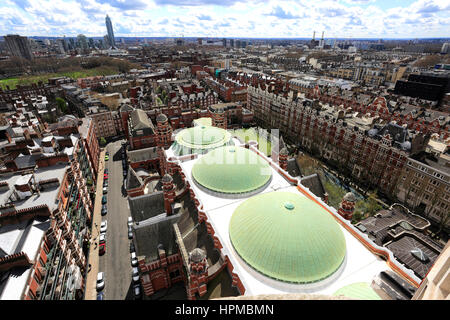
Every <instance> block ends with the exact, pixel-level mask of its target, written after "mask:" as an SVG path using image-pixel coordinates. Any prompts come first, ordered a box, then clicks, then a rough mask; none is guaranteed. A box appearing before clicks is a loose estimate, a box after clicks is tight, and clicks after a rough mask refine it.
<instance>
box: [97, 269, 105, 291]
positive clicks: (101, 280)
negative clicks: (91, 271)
mask: <svg viewBox="0 0 450 320" xmlns="http://www.w3.org/2000/svg"><path fill="white" fill-rule="evenodd" d="M96 288H97V291H102V290H103V289H104V288H105V273H104V272H99V273H98V274H97V286H96Z"/></svg>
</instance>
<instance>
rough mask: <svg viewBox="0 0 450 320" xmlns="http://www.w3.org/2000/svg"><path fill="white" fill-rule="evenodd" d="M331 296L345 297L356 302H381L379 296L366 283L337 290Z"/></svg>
mask: <svg viewBox="0 0 450 320" xmlns="http://www.w3.org/2000/svg"><path fill="white" fill-rule="evenodd" d="M333 296H345V297H347V298H353V299H358V300H381V298H380V296H379V295H378V294H377V293H376V292H375V290H373V289H372V288H371V287H370V285H369V284H368V283H366V282H356V283H352V284H349V285H347V286H345V287H342V288H340V289H339V290H337V291H336V292H335V293H334V294H333Z"/></svg>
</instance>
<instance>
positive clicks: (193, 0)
mask: <svg viewBox="0 0 450 320" xmlns="http://www.w3.org/2000/svg"><path fill="white" fill-rule="evenodd" d="M154 1H155V3H156V4H157V5H161V6H165V5H172V6H187V7H190V6H208V5H215V6H232V5H234V4H235V3H236V2H239V0H154Z"/></svg>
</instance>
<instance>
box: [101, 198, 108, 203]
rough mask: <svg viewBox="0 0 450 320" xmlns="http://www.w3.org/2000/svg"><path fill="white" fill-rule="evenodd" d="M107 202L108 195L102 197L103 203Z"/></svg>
mask: <svg viewBox="0 0 450 320" xmlns="http://www.w3.org/2000/svg"><path fill="white" fill-rule="evenodd" d="M106 202H108V199H107V198H106V196H103V197H102V204H106Z"/></svg>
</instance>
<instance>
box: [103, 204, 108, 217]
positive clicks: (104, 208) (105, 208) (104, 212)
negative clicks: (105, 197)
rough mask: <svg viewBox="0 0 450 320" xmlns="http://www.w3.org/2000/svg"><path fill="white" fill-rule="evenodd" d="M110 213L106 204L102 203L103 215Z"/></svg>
mask: <svg viewBox="0 0 450 320" xmlns="http://www.w3.org/2000/svg"><path fill="white" fill-rule="evenodd" d="M107 213H108V208H107V207H106V204H104V205H102V216H104V215H106V214H107Z"/></svg>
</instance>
